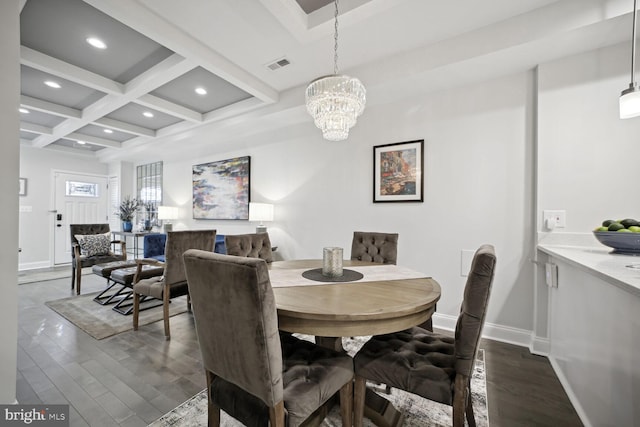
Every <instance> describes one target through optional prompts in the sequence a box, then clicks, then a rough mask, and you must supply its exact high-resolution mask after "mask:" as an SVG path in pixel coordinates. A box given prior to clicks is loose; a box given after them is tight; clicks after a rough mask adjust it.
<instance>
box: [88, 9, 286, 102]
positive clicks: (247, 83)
mask: <svg viewBox="0 0 640 427" xmlns="http://www.w3.org/2000/svg"><path fill="white" fill-rule="evenodd" d="M84 1H85V2H86V3H88V4H90V5H91V6H93V7H95V8H96V9H98V10H101V11H102V12H104V13H106V14H107V15H109V16H111V17H113V18H115V19H117V20H118V21H120V22H122V23H123V24H125V25H127V26H129V27H131V28H133V29H135V30H136V31H138V32H140V33H141V34H144V35H145V36H147V37H149V38H150V39H152V40H155V41H156V42H157V43H159V44H161V45H163V46H166V47H167V48H169V49H171V50H172V51H174V52H176V53H179V54H180V55H182V56H184V57H185V58H189V59H192V60H193V61H194V62H195V63H199V64H200V66H202V67H203V68H205V69H207V70H208V71H210V72H212V73H214V74H215V75H217V76H219V77H220V78H222V79H224V80H226V81H228V82H229V83H231V84H233V85H234V86H236V87H238V88H240V89H242V90H244V91H245V92H248V93H250V94H251V95H253V96H255V97H256V98H259V99H261V100H262V101H263V102H267V103H272V102H277V101H278V92H277V91H276V90H275V89H273V88H272V87H270V86H269V85H267V84H266V83H264V82H263V81H262V80H259V79H258V78H256V77H255V76H254V75H252V74H251V73H249V72H247V71H246V70H244V69H242V68H240V67H239V66H237V65H236V64H234V63H233V62H231V61H229V60H228V59H227V58H225V57H224V56H223V55H221V54H219V53H218V52H216V51H214V50H213V49H211V48H210V47H209V46H207V45H206V44H204V43H202V42H201V41H200V40H197V39H195V38H193V37H191V36H189V35H188V34H187V33H185V32H184V31H181V30H179V29H178V28H176V27H175V26H174V25H173V24H171V23H170V22H168V21H166V20H165V19H163V18H161V17H159V16H158V15H157V14H156V13H155V12H154V11H153V10H152V9H150V8H147V7H146V6H145V5H143V4H140V3H138V2H135V1H126V2H125V1H121V0H84Z"/></svg>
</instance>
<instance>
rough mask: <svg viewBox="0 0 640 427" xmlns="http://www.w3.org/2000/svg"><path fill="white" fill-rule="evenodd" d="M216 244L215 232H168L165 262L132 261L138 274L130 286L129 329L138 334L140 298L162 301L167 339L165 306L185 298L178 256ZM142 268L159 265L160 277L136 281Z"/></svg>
mask: <svg viewBox="0 0 640 427" xmlns="http://www.w3.org/2000/svg"><path fill="white" fill-rule="evenodd" d="M215 241H216V230H188V231H169V232H168V233H167V242H166V246H165V254H164V255H165V261H164V262H161V261H158V260H156V259H148V258H143V259H139V260H136V261H137V263H138V271H137V273H136V275H135V278H134V285H133V329H134V330H138V318H139V315H140V297H141V296H147V297H153V298H157V299H159V300H162V310H163V317H164V336H165V339H170V337H171V335H170V332H169V303H170V301H171V298H176V297H179V296H182V295H189V288H188V287H187V276H186V273H185V270H184V263H183V260H182V255H183V254H184V253H185V251H186V250H187V249H202V250H205V251H213V247H214V245H215ZM145 265H163V266H164V274H161V275H159V276H155V277H150V278H146V279H140V277H141V276H142V269H143V266H145ZM187 308H188V309H191V303H190V300H189V298H187Z"/></svg>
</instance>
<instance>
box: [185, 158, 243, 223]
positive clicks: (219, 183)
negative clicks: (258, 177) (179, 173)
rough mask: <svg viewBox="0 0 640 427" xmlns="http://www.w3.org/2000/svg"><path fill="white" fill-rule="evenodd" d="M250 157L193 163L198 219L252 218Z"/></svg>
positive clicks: (194, 215)
mask: <svg viewBox="0 0 640 427" xmlns="http://www.w3.org/2000/svg"><path fill="white" fill-rule="evenodd" d="M250 170H251V158H250V157H249V156H244V157H236V158H234V159H228V160H220V161H217V162H210V163H203V164H200V165H195V166H193V218H194V219H249V194H250V193H249V190H250V188H249V178H250V177H249V172H250Z"/></svg>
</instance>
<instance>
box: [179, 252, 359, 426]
mask: <svg viewBox="0 0 640 427" xmlns="http://www.w3.org/2000/svg"><path fill="white" fill-rule="evenodd" d="M184 263H185V268H186V269H187V278H188V280H189V292H190V294H191V297H192V301H193V316H194V319H195V324H196V332H197V335H198V341H199V343H200V351H201V352H202V363H203V365H204V368H205V373H206V376H207V391H208V401H209V405H208V413H209V426H218V425H219V424H220V409H222V410H224V411H225V412H226V413H228V414H229V415H231V416H232V417H234V418H235V419H237V420H238V421H240V422H242V423H243V424H244V425H247V426H267V425H269V422H270V423H271V426H272V427H276V426H285V425H286V426H289V427H294V426H298V425H300V424H301V423H302V422H303V421H304V420H305V419H307V418H308V417H309V416H310V415H311V414H312V413H313V412H314V411H316V409H318V408H320V407H321V406H322V405H323V404H324V403H325V402H326V401H327V400H328V399H329V398H331V396H333V395H334V394H335V393H336V392H338V391H339V392H340V405H341V413H342V424H343V425H345V426H350V425H351V423H352V413H353V412H352V407H353V406H352V403H353V394H352V391H353V385H352V381H353V359H351V357H350V356H349V355H347V354H346V353H344V352H337V351H334V350H332V349H329V348H325V347H320V346H318V345H316V344H314V343H312V342H309V341H303V340H300V339H298V338H296V337H294V336H293V335H291V334H288V333H282V334H280V333H279V332H278V315H277V312H276V302H275V299H274V294H273V290H272V289H271V283H270V281H269V271H268V267H267V263H266V262H265V260H262V259H258V258H244V257H237V256H231V255H221V254H217V253H209V252H204V251H198V250H189V251H187V252H186V253H185V255H184ZM212 307H213V308H212Z"/></svg>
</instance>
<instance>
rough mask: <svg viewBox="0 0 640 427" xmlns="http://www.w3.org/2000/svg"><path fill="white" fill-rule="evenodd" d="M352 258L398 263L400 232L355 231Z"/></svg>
mask: <svg viewBox="0 0 640 427" xmlns="http://www.w3.org/2000/svg"><path fill="white" fill-rule="evenodd" d="M351 259H352V260H358V261H368V262H378V263H380V264H396V262H397V260H398V233H373V232H363V231H354V233H353V241H352V243H351Z"/></svg>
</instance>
